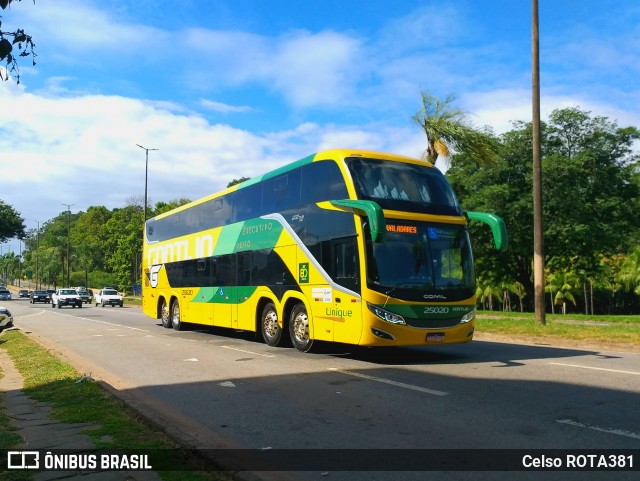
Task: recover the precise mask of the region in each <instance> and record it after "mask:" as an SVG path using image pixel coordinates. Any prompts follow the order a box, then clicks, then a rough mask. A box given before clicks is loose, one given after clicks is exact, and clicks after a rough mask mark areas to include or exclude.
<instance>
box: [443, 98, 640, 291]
mask: <svg viewBox="0 0 640 481" xmlns="http://www.w3.org/2000/svg"><path fill="white" fill-rule="evenodd" d="M637 138H638V130H637V129H636V128H634V127H628V128H619V127H618V126H617V125H616V124H615V122H611V121H609V120H608V119H606V118H602V117H593V116H591V114H590V113H589V112H584V111H582V110H580V109H579V108H570V109H561V110H557V111H555V112H554V113H553V114H552V115H551V116H550V119H549V122H548V123H547V124H542V130H541V141H542V145H543V152H545V157H544V159H543V180H544V185H543V197H544V218H545V219H546V221H545V233H544V234H545V250H546V255H547V256H549V257H553V258H554V260H555V262H556V264H555V268H556V269H559V270H563V269H564V270H576V271H577V270H581V271H583V272H584V276H585V278H593V277H594V276H596V275H597V274H598V272H599V259H600V258H602V257H603V256H612V255H615V254H619V253H625V252H629V251H630V249H631V248H632V247H633V246H634V245H637V244H638V243H639V242H638V239H640V181H639V177H640V172H639V171H638V165H639V164H638V160H639V159H638V156H637V154H634V153H633V150H632V144H633V142H634V141H635V140H636V139H637ZM498 140H499V144H500V146H499V154H500V159H499V160H498V161H497V162H495V163H492V164H485V165H481V164H480V163H479V162H478V161H477V160H475V159H473V158H471V157H470V156H468V155H465V154H458V155H455V156H453V158H452V161H451V167H450V169H449V170H448V171H447V177H448V178H449V180H450V181H451V183H452V184H453V186H454V189H455V190H456V192H457V193H458V196H459V198H460V199H461V201H462V204H463V207H464V208H465V209H467V210H482V211H489V212H494V213H496V214H498V215H500V216H501V217H502V218H503V219H504V220H505V222H506V224H507V230H508V232H509V251H508V252H506V253H504V254H502V253H496V252H494V251H493V250H491V249H489V248H487V246H488V245H489V233H488V232H487V230H486V229H483V228H480V227H477V226H474V225H472V226H471V231H472V237H473V239H474V249H475V250H476V260H477V261H476V268H477V271H478V275H479V276H483V277H491V278H492V279H494V280H496V281H502V280H504V281H518V282H520V283H521V284H522V285H523V286H524V287H525V289H526V292H527V293H528V294H529V295H528V296H527V297H526V299H527V300H530V299H532V297H533V296H532V293H533V285H532V267H531V252H532V251H533V245H532V239H533V206H532V200H531V199H532V193H531V185H532V177H531V176H532V169H531V162H530V159H531V151H532V133H531V125H530V124H526V123H522V122H517V123H514V129H513V130H512V131H510V132H507V133H505V134H503V135H502V136H501V137H500V138H499V139H498Z"/></svg>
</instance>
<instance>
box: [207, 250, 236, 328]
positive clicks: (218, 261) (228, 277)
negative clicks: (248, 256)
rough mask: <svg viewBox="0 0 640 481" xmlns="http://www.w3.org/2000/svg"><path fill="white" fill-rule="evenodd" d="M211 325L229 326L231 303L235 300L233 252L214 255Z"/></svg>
mask: <svg viewBox="0 0 640 481" xmlns="http://www.w3.org/2000/svg"><path fill="white" fill-rule="evenodd" d="M211 283H212V286H213V287H214V289H213V298H212V301H213V304H212V307H213V325H214V326H220V327H231V321H232V317H231V312H232V305H233V304H232V303H233V302H235V299H234V295H233V294H234V292H235V290H236V289H235V283H236V276H235V254H227V255H223V256H217V257H214V267H213V276H212V280H211Z"/></svg>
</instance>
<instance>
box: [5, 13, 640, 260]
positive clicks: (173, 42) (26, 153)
mask: <svg viewBox="0 0 640 481" xmlns="http://www.w3.org/2000/svg"><path fill="white" fill-rule="evenodd" d="M539 11H540V68H541V103H542V105H541V112H542V118H543V120H544V119H545V118H547V116H548V115H549V113H550V112H551V111H553V110H554V109H557V108H564V107H580V108H581V109H583V110H586V111H590V112H591V113H592V114H593V115H604V116H607V117H609V118H610V120H613V121H616V122H617V123H618V125H620V126H621V127H623V126H624V127H626V126H631V125H632V126H636V127H640V81H638V79H639V78H640V3H637V2H634V1H622V2H621V1H619V0H597V1H596V0H560V1H557V0H539ZM0 15H2V17H3V18H2V29H3V31H11V30H15V29H16V28H23V29H24V30H25V31H26V33H28V34H30V35H31V36H32V37H33V39H34V42H35V44H36V53H37V57H36V59H35V60H36V65H35V67H33V66H32V65H31V59H30V58H21V59H20V74H21V79H20V84H19V85H18V84H17V83H16V82H15V80H9V81H5V82H0V115H1V119H0V169H1V170H0V172H1V177H0V178H1V180H0V200H3V201H4V202H5V203H8V204H10V205H11V206H13V207H14V209H16V210H17V211H18V213H19V214H20V215H21V217H22V218H23V219H24V221H25V224H26V226H27V229H32V228H35V227H36V226H37V225H38V223H40V224H41V225H42V224H43V223H44V222H46V221H48V220H50V219H52V218H54V217H55V216H57V215H58V214H59V213H61V212H63V211H66V210H67V205H69V210H70V211H71V212H74V213H75V212H80V211H86V210H87V208H88V207H90V206H92V205H104V206H106V207H107V208H109V209H113V208H117V207H124V206H125V205H127V204H128V203H130V202H131V201H132V200H133V199H136V198H137V200H138V201H141V199H143V198H144V188H145V162H146V152H145V150H143V149H141V148H140V147H138V145H141V146H143V147H145V148H150V149H157V150H153V151H149V153H148V161H149V162H148V173H147V188H148V197H149V202H150V203H152V204H153V203H155V202H159V201H165V202H167V201H170V200H173V199H179V198H189V199H192V200H195V199H198V198H200V197H203V196H205V195H208V194H211V193H213V192H216V191H218V190H221V189H223V188H225V187H226V185H227V183H228V182H229V181H231V180H232V179H236V178H240V177H243V176H244V177H253V176H256V175H260V174H263V173H265V172H267V171H269V170H272V169H275V168H277V167H280V166H282V165H285V164H287V163H289V162H292V161H294V160H297V159H300V158H302V157H306V156H307V155H309V154H312V153H315V152H317V151H319V150H322V149H326V148H338V147H344V148H359V149H367V150H378V151H384V152H393V153H397V154H403V155H408V156H412V157H420V156H421V155H422V153H423V151H424V149H425V148H426V143H425V142H426V138H425V135H424V133H423V132H422V130H421V129H420V127H419V126H418V125H417V124H415V123H414V122H413V121H412V117H413V116H414V115H415V114H416V113H417V111H418V110H419V108H420V92H421V91H427V92H430V93H432V94H434V95H436V96H438V97H441V98H445V97H446V96H447V95H449V94H453V95H455V96H456V102H455V105H456V107H458V108H460V109H461V110H463V111H464V112H466V113H467V114H468V118H469V121H470V122H472V123H473V124H474V125H476V126H477V127H484V126H488V127H491V128H492V129H493V130H494V131H495V132H496V133H498V134H499V133H502V132H506V131H508V130H510V129H511V128H512V122H513V121H525V122H528V121H531V1H529V0H456V1H446V0H444V1H442V0H441V1H432V0H422V1H421V0H414V1H412V0H404V1H401V2H399V1H396V0H366V1H365V0H323V1H320V2H301V1H298V0H179V1H175V0H173V1H167V0H136V1H133V0H129V1H125V0H37V1H36V2H35V4H34V3H33V2H32V1H30V0H23V1H22V2H17V1H14V2H13V3H12V4H11V6H10V7H9V9H7V10H5V11H0ZM137 144H138V145H137ZM439 167H440V168H441V169H443V170H445V169H446V166H445V165H440V166H439ZM0 249H2V250H3V252H4V253H6V252H7V251H14V252H16V253H18V249H19V246H18V241H16V240H13V241H9V242H7V243H5V244H3V245H2V246H0Z"/></svg>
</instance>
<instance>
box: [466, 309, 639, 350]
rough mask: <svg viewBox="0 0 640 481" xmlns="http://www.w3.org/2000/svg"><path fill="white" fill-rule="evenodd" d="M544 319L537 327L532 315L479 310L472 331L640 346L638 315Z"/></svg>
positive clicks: (576, 316)
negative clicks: (474, 327) (474, 328)
mask: <svg viewBox="0 0 640 481" xmlns="http://www.w3.org/2000/svg"><path fill="white" fill-rule="evenodd" d="M546 319H547V324H545V325H541V324H538V323H537V322H536V321H535V317H534V314H533V313H520V312H499V311H479V312H478V317H477V327H476V329H477V331H478V332H480V333H482V332H487V333H495V334H503V335H507V336H508V335H513V336H527V337H535V338H545V339H558V340H569V341H579V342H591V343H594V344H598V343H605V344H610V345H616V346H619V347H624V346H634V347H638V346H640V316H591V315H590V316H586V315H584V314H582V315H579V314H567V315H558V314H556V315H553V314H551V315H547V317H546Z"/></svg>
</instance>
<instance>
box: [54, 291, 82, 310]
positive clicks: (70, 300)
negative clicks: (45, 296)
mask: <svg viewBox="0 0 640 481" xmlns="http://www.w3.org/2000/svg"><path fill="white" fill-rule="evenodd" d="M62 306H71V307H74V308H75V307H82V299H80V296H79V295H78V291H76V290H75V289H58V290H57V291H55V292H54V293H53V294H51V307H57V308H58V309H60V308H61V307H62Z"/></svg>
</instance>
